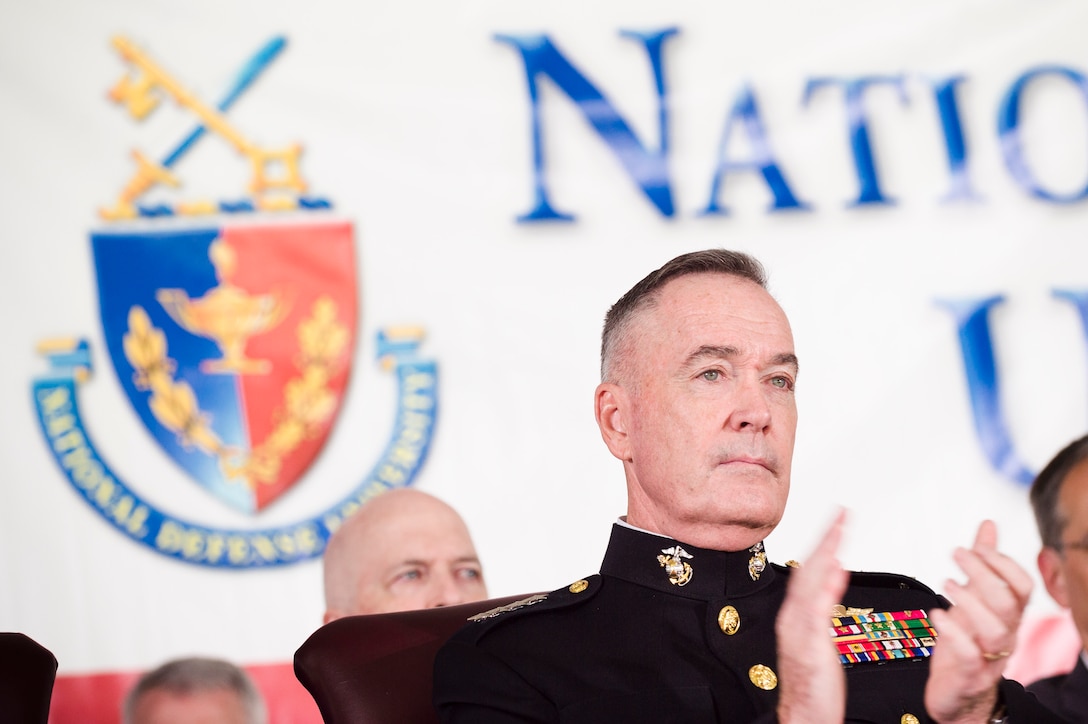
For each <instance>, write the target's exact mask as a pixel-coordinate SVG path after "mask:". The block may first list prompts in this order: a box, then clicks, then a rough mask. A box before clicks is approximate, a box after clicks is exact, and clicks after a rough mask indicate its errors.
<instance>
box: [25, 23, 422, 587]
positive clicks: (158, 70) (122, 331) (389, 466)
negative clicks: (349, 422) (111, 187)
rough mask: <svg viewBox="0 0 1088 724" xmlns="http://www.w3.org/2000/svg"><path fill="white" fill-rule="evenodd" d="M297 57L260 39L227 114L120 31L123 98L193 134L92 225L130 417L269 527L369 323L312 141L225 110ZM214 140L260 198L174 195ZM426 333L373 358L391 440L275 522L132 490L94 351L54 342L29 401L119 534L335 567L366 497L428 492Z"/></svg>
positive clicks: (350, 248) (213, 488)
mask: <svg viewBox="0 0 1088 724" xmlns="http://www.w3.org/2000/svg"><path fill="white" fill-rule="evenodd" d="M285 46H286V40H285V39H284V38H282V37H276V38H273V39H272V40H270V41H269V42H268V43H266V44H265V45H264V46H263V47H261V48H260V49H259V50H258V51H257V52H256V53H255V54H254V55H253V57H252V58H251V59H250V60H249V61H248V62H247V63H245V64H244V65H243V66H242V67H241V68H240V69H239V70H238V72H237V73H236V74H235V76H234V77H233V79H232V81H231V83H230V85H229V86H228V88H227V90H226V91H225V93H224V94H223V96H222V97H221V98H220V99H218V103H217V104H216V105H214V106H213V105H210V104H207V103H205V102H203V101H202V100H201V99H200V98H198V97H197V96H196V95H195V94H193V93H191V92H190V91H188V90H187V89H186V87H185V86H184V84H183V83H182V82H181V81H180V80H179V79H178V78H177V77H176V76H174V75H173V74H172V73H170V72H168V71H167V70H166V69H165V68H164V67H163V66H161V65H160V64H159V63H158V62H157V61H156V60H154V59H153V58H152V56H151V54H149V53H147V52H145V51H144V50H142V49H141V48H139V47H137V46H136V45H135V44H134V43H132V42H130V41H129V40H127V39H125V38H120V37H118V38H115V39H114V40H113V47H114V48H115V49H116V51H117V52H118V54H119V55H120V58H121V60H122V61H123V62H124V63H125V64H126V65H127V66H128V73H127V74H126V75H125V76H124V77H123V78H122V79H121V80H120V81H119V82H117V83H116V84H115V85H114V86H113V88H112V89H111V90H110V91H109V94H108V95H109V98H110V100H112V101H113V102H115V103H117V104H119V105H121V106H122V107H123V108H124V109H125V110H126V111H127V112H128V114H129V115H130V116H131V117H133V118H134V119H136V120H143V119H145V118H147V117H149V116H150V115H151V114H152V113H153V112H155V111H156V110H157V109H159V108H161V107H162V106H164V105H171V106H172V107H173V108H174V109H176V110H178V111H181V112H182V113H185V114H189V115H190V116H191V117H192V118H193V120H194V123H195V125H194V127H193V128H192V130H191V131H190V132H189V133H188V134H187V135H185V136H183V137H182V138H180V139H179V140H178V142H177V143H176V144H175V145H174V146H173V148H171V149H170V150H169V151H168V152H167V153H165V154H164V155H163V156H162V157H161V160H160V161H159V162H157V163H156V162H154V161H152V160H150V159H149V158H148V157H147V156H146V155H144V154H143V153H141V152H139V151H136V152H134V153H133V158H134V159H135V164H136V165H135V170H134V172H133V175H132V177H131V178H130V179H129V180H128V182H127V183H125V184H124V186H123V187H122V188H121V190H120V192H119V193H118V194H117V196H116V198H115V199H114V200H113V202H112V203H109V204H107V205H105V206H103V207H102V208H101V209H99V216H100V217H101V219H102V221H103V222H104V224H105V228H104V229H101V230H96V231H93V232H92V233H91V245H92V248H93V251H94V261H95V273H96V276H97V282H98V295H99V300H98V301H99V309H100V318H101V321H102V332H103V337H104V340H105V346H106V348H107V350H108V352H109V356H110V360H111V362H112V364H113V368H114V370H115V371H116V373H117V379H118V382H119V383H120V386H121V388H123V390H124V392H125V393H126V395H127V397H128V400H129V402H130V403H131V405H132V408H133V410H134V411H135V412H136V413H137V415H138V416H139V418H140V419H141V420H142V422H143V423H144V426H145V427H146V429H147V432H148V433H149V434H150V435H151V437H153V438H154V439H155V441H156V442H157V443H158V445H159V446H160V447H161V448H162V450H163V451H165V452H166V453H167V454H168V455H169V456H170V457H171V458H172V459H173V460H174V462H176V463H177V464H178V465H179V466H180V467H181V468H182V469H183V470H185V471H186V472H187V473H188V476H189V477H190V478H191V479H192V480H193V481H195V482H196V483H198V484H199V485H200V486H202V487H203V488H204V489H205V490H206V491H208V492H209V493H210V494H211V495H212V496H214V498H216V499H217V500H218V501H219V502H220V503H221V504H224V505H226V506H229V507H230V508H232V509H234V510H235V511H238V512H241V513H243V514H245V515H249V516H254V517H259V516H260V514H261V513H262V511H264V510H265V508H266V507H267V506H269V505H270V504H272V503H273V502H274V501H276V500H277V499H278V498H279V497H280V496H282V495H283V494H284V493H285V492H286V491H287V490H289V489H291V488H292V486H294V485H295V484H296V483H297V482H298V481H299V480H300V478H302V476H303V474H304V473H305V472H306V471H307V469H308V468H309V467H310V465H311V464H312V463H313V461H314V460H315V458H316V457H317V455H318V453H319V452H320V451H321V449H322V448H323V447H324V445H325V442H326V440H327V439H328V436H329V433H330V432H331V430H332V428H333V424H334V422H335V419H336V417H337V414H338V412H339V410H340V408H341V405H342V403H343V400H344V396H345V392H346V389H347V384H348V378H349V374H350V372H351V368H352V362H353V354H354V350H355V348H356V329H357V327H358V325H359V319H358V311H357V310H358V296H359V293H358V283H357V279H356V261H355V249H354V240H353V229H352V226H351V224H350V223H349V222H347V221H343V220H334V219H330V218H329V217H330V212H329V209H331V207H332V204H331V203H330V202H329V201H328V200H327V199H324V198H320V197H315V196H310V195H307V193H306V192H307V184H306V182H305V180H304V179H303V175H302V167H301V153H302V146H301V145H300V144H297V143H291V144H286V145H284V146H281V147H279V148H269V147H265V146H263V145H261V144H259V143H256V142H254V141H253V140H251V139H250V137H249V136H247V135H246V134H244V133H243V132H242V130H241V129H239V128H236V127H235V125H234V124H233V123H231V122H230V121H229V120H228V119H227V117H226V115H225V114H226V112H227V110H229V108H230V107H231V105H233V104H234V102H235V101H236V100H237V99H238V97H239V96H240V95H241V94H242V93H243V92H244V91H245V90H246V89H247V88H249V86H250V85H251V84H252V83H253V81H254V80H255V79H256V78H257V77H258V76H259V75H260V74H261V73H262V72H264V71H265V70H266V69H267V68H268V67H269V65H270V64H271V63H272V62H273V61H274V60H275V59H276V58H277V57H278V56H279V55H280V53H281V52H282V51H283V49H284V47H285ZM205 137H211V138H210V139H209V141H210V140H212V139H214V140H216V141H218V142H221V143H226V144H227V145H229V146H230V147H231V148H233V150H234V151H235V152H236V153H237V154H238V156H240V157H241V158H242V161H243V162H244V163H245V164H246V165H247V167H248V169H249V177H250V180H249V187H248V190H247V191H246V193H244V194H243V195H241V196H240V197H238V198H233V199H227V200H218V201H211V200H206V199H205V200H200V199H197V200H191V199H190V200H184V201H178V200H176V194H177V192H176V191H174V190H173V189H176V188H177V187H180V186H181V181H180V179H179V177H178V175H177V174H176V166H177V165H178V162H179V161H180V160H181V159H182V158H183V157H185V156H186V155H187V154H189V153H190V152H192V151H193V150H194V149H195V148H198V147H199V145H200V142H201V141H202V139H204V138H205ZM205 143H207V142H205ZM285 211H290V212H294V213H292V215H291V218H290V219H284V218H282V213H281V214H280V216H281V218H275V216H276V214H277V212H285ZM258 215H260V216H258ZM134 222H137V223H134ZM422 339H423V333H422V330H420V329H419V328H416V327H398V328H387V329H383V330H381V331H380V332H379V333H378V336H377V356H378V359H379V361H380V363H381V366H382V368H383V369H384V370H385V371H386V372H392V373H393V374H395V375H396V379H397V384H398V394H397V409H396V412H395V419H394V423H393V430H392V433H391V437H390V440H389V442H388V444H387V446H386V448H385V451H384V453H383V454H382V455H381V457H380V458H379V460H378V461H377V462H376V463H375V464H374V465H373V467H372V469H371V471H370V472H369V474H366V475H365V476H364V477H363V479H362V482H360V483H359V484H358V485H357V486H355V488H354V489H353V490H351V492H350V493H349V494H348V495H347V496H346V497H344V498H343V499H342V500H340V501H339V502H337V503H336V504H334V505H331V506H329V507H328V508H327V509H325V510H323V511H320V512H318V513H317V514H315V515H311V516H310V517H309V518H306V519H303V520H300V521H298V522H296V523H293V524H290V525H283V526H278V527H272V528H268V527H266V528H260V527H254V528H252V529H249V528H247V529H233V530H224V529H216V528H211V527H208V526H205V525H201V524H199V523H195V522H192V521H189V520H184V519H182V518H180V517H177V516H174V515H172V514H170V513H169V512H167V511H166V509H165V508H160V507H158V505H157V504H155V503H153V502H152V497H156V498H161V497H164V491H162V490H161V489H158V490H156V489H155V486H154V481H137V482H138V485H137V486H133V485H129V484H128V483H127V482H125V481H123V480H122V479H121V478H120V477H119V476H118V475H116V474H115V473H114V472H113V471H112V470H111V468H110V466H109V465H108V464H107V463H106V461H105V460H104V459H103V457H102V456H101V455H100V454H99V452H98V450H97V449H96V447H95V445H94V442H93V440H92V437H91V434H90V431H89V430H88V429H86V427H85V426H84V422H83V417H82V415H81V412H80V404H79V389H80V386H81V385H85V384H88V383H89V382H90V381H91V376H92V375H91V373H92V370H93V369H94V365H93V363H92V350H91V345H90V343H89V341H88V340H87V339H81V338H75V339H68V338H65V339H50V340H45V341H43V342H41V343H40V344H39V346H38V351H39V352H40V353H41V354H43V355H44V356H45V357H46V359H47V360H48V362H49V366H50V369H49V371H48V372H47V373H46V374H43V375H41V376H39V377H37V378H36V379H35V380H34V381H33V385H32V393H33V401H34V406H35V410H36V412H37V415H38V418H39V421H40V423H41V429H42V432H43V435H44V438H45V442H46V444H47V445H48V447H49V449H50V451H51V452H52V454H53V457H54V459H55V460H56V462H57V464H58V465H59V467H60V469H61V471H62V472H63V473H64V475H65V477H66V478H67V479H68V480H69V482H70V483H71V484H72V486H73V487H74V489H75V490H76V491H77V492H78V493H79V494H80V495H81V496H82V497H83V499H84V500H85V501H86V502H87V503H88V504H89V505H90V506H91V507H92V508H93V509H94V510H96V511H97V512H98V513H99V514H100V515H101V516H102V517H103V518H104V519H105V520H106V521H107V522H109V523H110V524H111V525H113V526H114V527H115V528H116V529H117V530H119V531H121V532H122V533H124V534H125V535H127V536H129V537H130V538H132V539H133V540H136V541H138V542H140V543H142V544H144V545H147V546H149V547H150V548H152V549H153V550H155V551H157V552H158V553H161V554H163V555H166V556H170V557H172V558H175V559H177V560H182V561H186V562H189V563H194V564H199V565H206V566H227V567H239V568H248V567H263V566H275V565H284V564H289V563H294V562H298V561H302V560H307V559H311V558H315V557H318V556H320V555H321V553H322V552H323V551H324V548H325V544H326V542H327V540H328V538H329V536H330V535H331V534H332V532H333V531H335V530H336V528H337V527H339V524H340V522H341V521H342V520H343V519H344V518H345V517H347V516H348V515H350V514H351V513H352V512H354V511H355V510H356V509H357V508H358V507H359V506H360V505H362V504H363V503H365V502H366V500H368V499H369V498H371V497H373V496H374V495H377V494H379V493H381V492H382V491H383V490H386V489H388V488H393V487H400V486H405V485H409V484H411V482H412V481H413V479H414V477H415V475H416V473H417V472H418V470H419V469H420V467H421V466H422V464H423V462H424V460H425V458H426V455H427V452H428V450H429V446H430V441H431V436H432V434H433V430H434V424H435V415H436V411H437V395H438V376H437V365H436V364H435V362H434V361H433V360H429V359H424V358H421V357H420V356H419V347H420V345H421V343H422ZM137 488H139V490H140V491H143V490H149V491H154V496H153V495H152V494H150V493H149V494H148V495H147V497H145V496H144V494H143V493H142V492H137Z"/></svg>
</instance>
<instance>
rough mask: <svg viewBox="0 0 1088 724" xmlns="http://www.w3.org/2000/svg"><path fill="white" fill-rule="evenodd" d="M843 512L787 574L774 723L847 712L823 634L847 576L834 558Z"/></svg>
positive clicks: (838, 671) (778, 627) (838, 668)
mask: <svg viewBox="0 0 1088 724" xmlns="http://www.w3.org/2000/svg"><path fill="white" fill-rule="evenodd" d="M845 519H846V513H845V511H840V512H839V514H838V516H837V517H836V518H835V522H834V523H832V524H831V527H830V528H829V529H828V531H827V533H825V534H824V537H823V538H822V539H821V540H820V543H819V544H818V545H817V546H816V550H815V551H813V553H812V555H811V556H809V558H808V559H807V560H806V561H805V564H804V565H803V566H802V567H801V568H799V569H797V570H794V571H792V572H791V573H790V581H789V584H788V585H787V587H786V599H785V601H783V603H782V608H781V609H779V611H778V618H777V619H776V621H775V635H776V636H777V638H778V689H779V692H780V693H779V697H778V721H779V722H780V724H791V723H792V722H817V721H818V722H835V721H842V720H843V717H844V716H845V712H846V676H845V675H844V674H843V670H842V665H841V664H840V663H839V656H838V652H836V651H835V647H834V646H833V645H832V643H831V639H830V637H828V635H827V629H828V625H829V620H830V618H831V609H832V607H833V606H834V605H835V604H837V603H839V602H840V601H842V595H843V592H844V591H845V590H846V585H847V583H848V582H849V575H848V574H847V573H846V571H844V570H843V568H842V565H841V564H840V563H839V561H838V558H837V557H836V554H837V552H838V548H839V542H840V541H841V540H842V534H843V526H844V523H845Z"/></svg>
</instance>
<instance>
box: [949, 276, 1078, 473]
mask: <svg viewBox="0 0 1088 724" xmlns="http://www.w3.org/2000/svg"><path fill="white" fill-rule="evenodd" d="M1053 295H1054V296H1055V297H1056V298H1058V299H1062V300H1064V301H1067V302H1070V303H1071V304H1073V305H1074V306H1075V307H1076V308H1077V312H1078V314H1079V315H1080V320H1081V326H1082V329H1083V331H1084V334H1085V338H1086V339H1088V291H1071V290H1065V289H1056V290H1054V291H1053ZM1004 300H1005V298H1004V297H1001V296H994V297H984V298H979V299H961V300H940V301H938V302H937V303H938V304H939V305H940V306H942V307H944V308H945V309H947V310H948V311H949V312H951V314H952V316H953V318H954V319H955V321H956V331H957V333H958V334H959V340H960V351H961V352H962V354H963V368H964V373H965V374H966V376H967V389H968V392H969V393H970V397H971V414H972V415H973V416H974V420H975V433H976V435H978V441H979V444H980V445H981V446H982V451H983V453H985V455H986V457H987V459H988V460H989V461H990V465H991V466H992V467H993V469H994V470H996V471H997V472H999V473H1001V474H1002V475H1004V476H1005V477H1007V478H1010V479H1012V480H1015V481H1016V482H1018V483H1023V484H1024V485H1030V484H1031V482H1032V480H1034V479H1035V474H1034V473H1032V472H1031V470H1029V469H1028V467H1027V466H1026V465H1025V464H1024V463H1023V461H1022V460H1021V459H1020V456H1019V455H1017V453H1016V450H1015V449H1014V446H1013V442H1012V437H1011V436H1010V435H1009V428H1008V425H1007V424H1006V422H1005V414H1004V412H1003V410H1002V408H1001V382H1000V377H999V375H998V371H997V364H996V362H995V361H994V344H993V339H992V338H991V336H990V322H989V311H990V308H991V307H993V306H994V305H996V304H1000V303H1001V302H1003V301H1004Z"/></svg>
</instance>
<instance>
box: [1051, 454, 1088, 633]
mask: <svg viewBox="0 0 1088 724" xmlns="http://www.w3.org/2000/svg"><path fill="white" fill-rule="evenodd" d="M1058 512H1059V514H1060V516H1061V519H1062V520H1064V521H1065V527H1064V529H1063V530H1062V538H1061V540H1062V549H1061V550H1060V551H1054V550H1053V549H1049V548H1046V549H1043V552H1042V553H1040V554H1039V559H1040V560H1039V568H1040V571H1041V572H1042V574H1043V581H1044V582H1045V583H1046V587H1047V590H1048V591H1049V592H1050V595H1051V596H1053V597H1054V600H1056V601H1057V602H1058V603H1059V604H1061V605H1063V606H1065V607H1067V608H1069V609H1070V610H1071V611H1072V612H1073V621H1074V622H1075V623H1076V625H1077V630H1078V631H1079V632H1080V637H1081V641H1082V642H1085V646H1088V460H1082V461H1081V462H1080V463H1078V464H1077V465H1075V466H1074V467H1073V469H1072V470H1070V471H1069V474H1068V475H1066V477H1065V480H1064V481H1063V482H1062V488H1061V492H1060V493H1059V495H1058ZM1048 571H1049V572H1048Z"/></svg>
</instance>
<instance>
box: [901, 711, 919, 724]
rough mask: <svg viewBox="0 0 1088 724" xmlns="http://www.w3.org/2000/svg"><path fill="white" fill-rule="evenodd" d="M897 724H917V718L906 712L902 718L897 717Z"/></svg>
mask: <svg viewBox="0 0 1088 724" xmlns="http://www.w3.org/2000/svg"><path fill="white" fill-rule="evenodd" d="M899 724H918V717H916V716H914V715H913V714H911V713H910V712H907V713H906V714H904V715H903V716H901V717H899Z"/></svg>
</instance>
